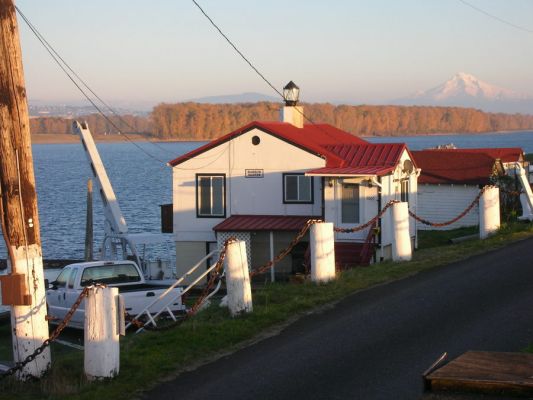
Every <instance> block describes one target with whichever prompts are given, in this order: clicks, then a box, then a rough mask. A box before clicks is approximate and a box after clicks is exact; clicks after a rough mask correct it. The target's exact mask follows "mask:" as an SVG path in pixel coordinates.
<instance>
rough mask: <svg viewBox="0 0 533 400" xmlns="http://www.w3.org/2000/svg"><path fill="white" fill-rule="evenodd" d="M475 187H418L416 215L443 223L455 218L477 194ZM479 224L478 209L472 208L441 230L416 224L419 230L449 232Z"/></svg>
mask: <svg viewBox="0 0 533 400" xmlns="http://www.w3.org/2000/svg"><path fill="white" fill-rule="evenodd" d="M479 190H480V189H479V188H478V187H477V186H475V185H444V184H442V185H429V184H420V185H419V186H418V213H417V214H418V215H419V216H420V217H422V218H424V219H427V220H428V221H431V222H445V221H449V220H451V219H453V218H455V217H456V216H457V215H459V214H460V213H462V212H463V211H464V209H465V208H466V207H468V206H469V205H470V203H472V201H473V200H474V198H475V197H476V196H477V194H478V193H479ZM478 224H479V207H478V206H477V205H476V206H474V208H473V209H472V210H471V211H470V212H469V213H468V214H467V215H466V216H465V217H464V218H462V219H460V220H459V221H457V222H455V223H453V224H451V225H449V226H446V227H442V228H435V227H430V226H428V225H425V224H421V223H419V224H418V229H420V230H449V229H455V228H460V227H463V226H473V225H478Z"/></svg>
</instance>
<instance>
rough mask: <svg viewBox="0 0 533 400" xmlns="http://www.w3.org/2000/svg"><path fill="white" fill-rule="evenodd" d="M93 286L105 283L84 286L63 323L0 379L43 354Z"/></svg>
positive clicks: (0, 378) (0, 376) (0, 377)
mask: <svg viewBox="0 0 533 400" xmlns="http://www.w3.org/2000/svg"><path fill="white" fill-rule="evenodd" d="M93 287H105V285H101V284H97V285H94V286H86V287H85V288H83V290H82V292H81V293H80V295H79V296H78V298H77V299H76V301H75V302H74V304H73V305H72V307H71V308H70V310H69V311H68V312H67V314H66V315H65V318H63V321H61V323H60V324H59V325H58V326H57V328H56V329H55V330H54V332H52V334H51V335H50V337H49V338H48V339H46V340H45V341H44V342H43V344H41V345H40V346H39V347H38V348H37V349H35V351H34V352H33V353H32V354H30V355H29V356H27V357H26V358H25V359H24V360H23V361H20V362H17V363H16V364H15V366H14V367H12V368H10V369H8V370H7V371H6V372H4V373H2V374H1V375H0V380H2V379H4V378H7V377H8V376H11V375H13V374H14V373H15V372H17V371H20V370H22V369H23V368H24V367H25V366H26V365H27V364H28V363H30V362H32V361H33V360H35V358H36V357H37V356H38V355H39V354H41V353H42V352H43V351H44V349H46V348H47V347H48V346H50V344H51V343H52V342H53V341H54V340H56V339H57V337H58V336H59V335H60V334H61V332H62V331H63V329H65V328H66V327H67V325H68V323H69V322H70V320H71V319H72V317H73V316H74V313H75V312H76V310H77V309H78V308H79V306H80V305H81V302H82V301H83V299H84V298H85V297H87V294H88V293H89V290H90V289H91V288H93Z"/></svg>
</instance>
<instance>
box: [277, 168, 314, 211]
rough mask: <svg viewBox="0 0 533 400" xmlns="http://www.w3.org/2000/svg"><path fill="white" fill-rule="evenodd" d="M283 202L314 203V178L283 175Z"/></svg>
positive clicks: (299, 175) (300, 175) (301, 175)
mask: <svg viewBox="0 0 533 400" xmlns="http://www.w3.org/2000/svg"><path fill="white" fill-rule="evenodd" d="M283 202H284V203H300V204H302V203H303V204H306V203H307V204H309V203H312V202H313V178H312V177H310V176H305V175H304V174H283Z"/></svg>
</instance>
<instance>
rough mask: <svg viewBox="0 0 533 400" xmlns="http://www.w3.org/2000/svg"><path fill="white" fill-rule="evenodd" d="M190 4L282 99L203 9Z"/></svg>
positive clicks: (195, 3) (194, 1)
mask: <svg viewBox="0 0 533 400" xmlns="http://www.w3.org/2000/svg"><path fill="white" fill-rule="evenodd" d="M192 2H193V3H194V5H195V6H196V7H198V9H199V10H200V11H201V12H202V14H204V16H205V17H206V18H207V19H208V21H209V22H210V23H211V25H213V26H214V28H215V29H216V30H217V31H218V33H220V34H221V35H222V37H223V38H224V39H226V42H228V43H229V45H230V46H231V47H233V49H234V50H235V51H236V52H237V53H238V54H239V55H240V56H241V58H242V59H243V60H244V61H246V63H247V64H248V65H249V66H250V67H251V68H252V69H253V70H254V71H255V72H256V73H257V75H259V76H260V77H261V79H263V80H264V81H265V82H266V83H267V85H268V86H270V87H271V88H272V90H274V91H275V92H276V93H277V94H279V95H280V96H281V98H282V99H283V98H284V97H283V94H282V93H281V92H280V91H279V90H278V89H276V87H275V86H274V85H273V84H272V83H270V81H269V80H268V79H267V78H265V76H264V75H263V74H262V73H261V72H259V70H258V69H257V68H256V67H255V66H254V65H253V64H252V63H251V61H250V60H248V58H246V56H245V55H244V54H243V53H242V52H241V51H240V50H239V49H238V48H237V46H236V45H235V44H233V42H232V41H231V40H230V39H229V38H228V37H227V36H226V34H225V33H224V32H222V29H220V28H219V27H218V25H217V24H215V22H214V21H213V20H212V19H211V17H210V16H209V15H207V13H206V12H205V11H204V9H203V8H202V7H201V6H200V4H198V2H196V0H192Z"/></svg>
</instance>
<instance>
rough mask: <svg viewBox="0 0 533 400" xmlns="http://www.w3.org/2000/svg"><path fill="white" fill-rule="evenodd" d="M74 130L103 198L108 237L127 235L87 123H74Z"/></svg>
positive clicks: (124, 223)
mask: <svg viewBox="0 0 533 400" xmlns="http://www.w3.org/2000/svg"><path fill="white" fill-rule="evenodd" d="M73 128H74V131H75V133H77V134H78V135H79V136H80V139H81V142H82V144H83V148H84V149H85V154H86V155H87V159H88V160H89V164H90V166H91V170H92V173H93V176H94V179H95V180H96V187H97V188H98V192H99V193H100V197H101V198H102V204H103V208H104V215H105V221H106V224H105V225H106V226H105V230H106V232H105V233H106V235H107V234H109V235H118V234H124V233H127V232H128V226H127V225H126V220H125V219H124V216H123V215H122V211H121V210H120V206H119V204H118V200H117V197H116V196H115V192H114V191H113V187H112V186H111V182H110V181H109V177H108V176H107V172H106V170H105V167H104V164H103V162H102V159H101V158H100V154H99V153H98V150H97V148H96V145H95V143H94V140H93V137H92V135H91V131H90V130H89V127H88V126H87V123H86V122H83V123H80V122H78V121H74V124H73Z"/></svg>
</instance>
